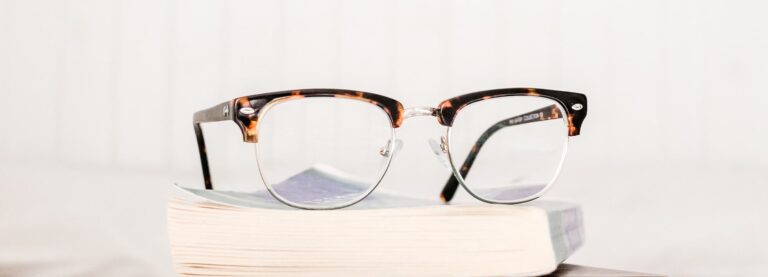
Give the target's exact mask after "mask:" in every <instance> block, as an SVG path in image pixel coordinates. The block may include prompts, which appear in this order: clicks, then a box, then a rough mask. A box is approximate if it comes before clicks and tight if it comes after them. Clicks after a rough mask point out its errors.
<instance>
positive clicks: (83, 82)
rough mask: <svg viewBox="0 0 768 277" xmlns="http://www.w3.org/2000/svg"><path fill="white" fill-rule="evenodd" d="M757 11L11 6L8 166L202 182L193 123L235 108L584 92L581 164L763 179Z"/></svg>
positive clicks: (197, 3)
mask: <svg viewBox="0 0 768 277" xmlns="http://www.w3.org/2000/svg"><path fill="white" fill-rule="evenodd" d="M764 8H765V7H764V5H763V4H762V3H761V2H759V1H753V2H748V1H744V2H732V1H692V0H689V1H210V0H169V1H143V0H139V1H96V0H91V1H51V0H32V1H27V0H24V1H21V0H2V1H0V156H1V157H2V159H4V160H13V161H17V160H18V161H22V160H28V161H53V162H62V163H78V164H107V165H116V166H140V167H149V168H158V169H162V170H190V171H193V170H197V166H198V164H197V163H198V162H197V154H196V152H195V146H194V138H193V134H192V128H191V125H190V121H191V115H192V112H193V111H195V110H197V109H200V108H204V107H207V106H209V105H212V104H214V103H218V102H220V101H222V100H225V99H228V98H232V97H235V96H239V95H244V94H249V93H254V92H263V91H271V90H281V89H291V88H304V87H340V88H354V89H360V90H367V91H372V92H379V93H382V94H386V95H389V96H392V97H395V98H398V99H401V100H402V101H403V102H404V103H406V104H409V105H435V104H436V103H438V102H439V101H440V100H442V99H444V98H448V97H450V96H453V95H456V94H460V93H464V92H470V91H473V90H480V89H488V88H497V87H510V86H536V87H546V88H554V89H564V90H573V91H582V92H586V93H587V94H588V95H589V97H590V115H589V118H588V120H587V122H586V124H585V126H584V134H585V136H582V137H581V138H579V139H578V142H575V143H576V144H577V145H578V146H577V147H575V149H576V150H574V152H575V154H572V159H575V160H577V161H579V162H586V163H595V164H607V163H612V162H614V161H616V160H622V161H629V162H631V161H636V162H650V161H661V160H663V161H671V162H683V163H688V162H692V163H705V164H709V165H713V164H714V165H718V164H728V165H745V166H763V167H764V166H765V165H767V164H768V162H767V161H768V158H766V157H768V144H766V143H765V142H766V141H768V131H766V128H768V127H766V126H768V125H767V124H766V123H765V122H766V121H765V120H766V119H768V117H766V115H768V113H767V112H766V111H765V106H766V100H768V96H766V95H768V94H767V92H768V82H766V76H768V75H766V74H767V73H768V54H766V53H767V51H766V50H765V49H768V30H767V27H766V25H765V24H761V23H762V21H763V20H762V19H763V17H764V14H763V13H764V11H765V9H764ZM407 126H408V125H406V127H407ZM214 128H216V130H218V131H216V132H217V133H227V132H231V133H227V135H221V136H217V138H214V139H218V140H219V141H220V142H222V144H223V145H225V146H224V147H222V148H221V152H222V154H220V155H219V157H218V158H220V159H219V160H220V161H221V165H222V166H224V167H226V166H227V163H236V162H237V160H238V159H240V158H235V156H237V151H239V150H240V146H239V145H238V135H237V133H236V129H235V128H234V127H233V126H224V127H214ZM411 132H415V133H418V132H420V131H419V130H411ZM211 133H213V132H211ZM213 135H214V136H216V135H215V134H213ZM414 136H416V137H418V135H414ZM435 136H436V135H434V134H433V133H429V134H427V133H425V134H423V137H425V138H426V137H435ZM419 143H421V142H417V143H414V144H413V145H414V146H413V147H416V146H418V147H426V146H425V145H421V144H419ZM398 162H399V163H409V162H412V161H409V160H407V159H403V160H401V161H398ZM195 172H196V171H195Z"/></svg>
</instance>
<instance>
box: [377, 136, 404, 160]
mask: <svg viewBox="0 0 768 277" xmlns="http://www.w3.org/2000/svg"><path fill="white" fill-rule="evenodd" d="M390 149H392V151H390ZM400 149H403V141H402V140H399V139H395V147H392V140H391V139H390V140H387V144H386V145H384V146H382V147H381V149H379V155H381V156H382V157H386V158H389V157H390V156H394V155H395V154H397V152H400Z"/></svg>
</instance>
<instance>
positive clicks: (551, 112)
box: [440, 105, 563, 202]
mask: <svg viewBox="0 0 768 277" xmlns="http://www.w3.org/2000/svg"><path fill="white" fill-rule="evenodd" d="M559 118H563V115H562V114H561V112H560V108H559V107H558V106H557V105H549V106H546V107H543V108H541V109H538V110H535V111H530V112H528V113H525V114H521V115H517V116H513V117H510V118H507V119H504V120H501V121H499V122H496V124H493V125H492V126H491V127H489V128H488V129H486V130H485V131H484V132H483V133H482V134H480V137H479V138H478V139H477V141H476V142H475V144H473V145H472V148H471V149H470V150H469V154H468V155H467V158H466V159H465V160H464V163H463V164H462V165H461V168H459V174H461V177H462V178H466V177H467V173H468V172H469V169H470V168H472V164H474V163H475V158H477V154H479V153H480V149H482V148H483V145H485V142H486V141H488V139H489V138H491V136H493V134H495V133H496V132H498V131H499V130H501V129H503V128H505V127H510V126H515V125H520V124H526V123H533V122H539V121H546V120H552V119H559ZM458 188H459V179H458V178H456V176H454V175H453V174H451V176H450V177H449V178H448V181H446V182H445V186H444V187H443V191H442V193H441V194H440V199H441V200H443V202H448V201H450V200H451V199H452V198H453V195H454V194H455V193H456V189H458Z"/></svg>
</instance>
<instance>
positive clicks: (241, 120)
mask: <svg viewBox="0 0 768 277" xmlns="http://www.w3.org/2000/svg"><path fill="white" fill-rule="evenodd" d="M305 97H338V98H347V99H353V100H359V101H364V102H368V103H371V104H374V105H376V106H379V107H380V108H381V109H383V110H384V112H386V113H387V115H388V116H389V119H390V122H391V124H392V127H393V128H397V127H400V125H401V124H402V123H403V118H404V116H403V110H404V109H403V104H401V103H400V102H398V101H397V100H394V99H391V98H389V97H386V96H382V95H378V94H374V93H368V92H361V91H354V90H343V89H303V90H289V91H278V92H271V93H264V94H256V95H250V96H243V97H238V98H235V99H233V100H231V101H228V102H224V103H221V104H219V105H216V106H213V107H211V108H208V109H205V110H202V111H199V112H196V113H195V115H194V128H195V135H196V136H197V146H198V151H199V152H200V162H201V164H202V167H203V178H204V180H205V188H206V189H213V184H212V183H211V177H210V169H209V167H208V155H207V151H206V147H205V139H204V138H203V132H202V130H201V129H200V123H204V122H215V121H225V120H233V121H235V123H236V124H237V126H239V127H240V131H241V132H242V134H243V141H245V142H252V143H256V142H258V129H259V116H260V115H261V114H262V113H261V111H262V110H265V109H268V107H269V105H272V104H274V103H277V102H280V101H286V100H292V99H300V98H305Z"/></svg>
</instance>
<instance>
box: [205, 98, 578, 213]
mask: <svg viewBox="0 0 768 277" xmlns="http://www.w3.org/2000/svg"><path fill="white" fill-rule="evenodd" d="M504 96H538V97H546V98H550V99H552V100H554V101H556V102H558V103H559V104H561V105H562V107H563V109H564V110H565V112H566V114H560V110H559V109H557V107H556V106H554V105H552V106H547V107H543V108H541V109H538V110H535V111H531V112H529V113H526V114H524V115H520V116H516V117H512V118H508V119H505V120H502V121H499V122H498V123H496V124H494V125H493V126H491V127H490V128H489V129H488V130H487V131H485V132H484V133H483V134H482V135H481V136H480V138H479V139H478V141H477V142H476V143H475V145H474V146H473V148H472V150H471V152H470V154H469V156H468V157H467V159H466V160H465V161H464V164H463V165H462V167H461V169H460V172H459V174H461V176H462V177H464V176H466V174H467V173H468V172H469V169H470V168H471V166H472V163H473V162H474V160H475V158H476V156H477V154H478V153H479V151H480V149H481V147H482V146H483V144H484V143H485V142H486V141H487V140H488V138H489V137H490V136H491V135H493V134H494V133H495V132H497V131H498V130H499V129H501V128H505V127H509V126H514V125H519V124H525V123H531V122H536V121H542V120H550V119H557V118H562V117H563V116H567V117H566V118H567V120H568V134H569V135H570V136H576V135H579V133H580V131H581V123H582V122H583V121H584V118H585V117H586V114H587V98H586V96H585V95H584V94H580V93H574V92H565V91H556V90H546V89H535V88H509V89H496V90H488V91H480V92H475V93H470V94H465V95H461V96H457V97H454V98H451V99H448V100H445V101H443V102H441V103H440V105H438V107H437V109H434V111H435V112H434V113H432V116H436V117H437V120H438V122H439V123H440V124H441V125H444V126H448V127H450V126H451V125H452V124H453V120H454V118H455V117H456V115H457V114H458V113H459V112H460V111H461V109H462V108H464V107H466V106H467V105H469V104H472V103H474V102H477V101H482V100H485V99H491V98H495V97H504ZM305 97H339V98H347V99H354V100H360V101H365V102H368V103H371V104H374V105H376V106H378V107H380V108H381V109H382V110H384V112H386V113H387V115H388V116H389V118H390V121H391V125H392V127H393V128H398V127H400V126H401V125H402V124H403V120H404V119H405V109H404V107H403V105H402V104H401V103H400V102H398V101H397V100H394V99H391V98H388V97H385V96H382V95H378V94H374V93H368V92H360V91H353V90H342V89H303V90H290V91H279V92H271V93H265V94H257V95H251V96H244V97H238V98H235V99H233V100H230V101H227V102H224V103H221V104H218V105H216V106H213V107H211V108H208V109H205V110H202V111H199V112H196V113H195V114H194V121H193V125H194V129H195V135H196V137H197V145H198V151H199V152H200V162H201V166H202V169H203V178H204V181H205V188H206V189H213V184H212V182H211V176H210V170H209V166H208V155H207V151H206V147H205V139H204V137H203V131H202V129H201V128H200V123H205V122H216V121H228V120H232V121H234V122H235V123H236V124H237V125H238V126H239V127H240V130H241V132H242V135H243V141H245V142H249V143H257V142H258V125H259V117H260V116H261V115H262V114H263V112H264V111H266V110H268V109H269V107H270V106H271V105H274V104H276V103H279V102H282V101H287V100H293V99H299V98H305ZM577 104H578V105H577ZM577 106H578V107H577ZM574 107H577V108H574ZM533 115H537V116H533ZM458 186H459V181H458V179H457V178H456V176H454V175H452V176H451V178H450V179H449V180H448V182H447V183H446V186H445V187H444V188H443V192H442V194H441V198H442V199H443V200H444V201H445V202H447V201H450V200H451V198H453V195H454V194H455V192H456V189H457V188H458Z"/></svg>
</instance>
